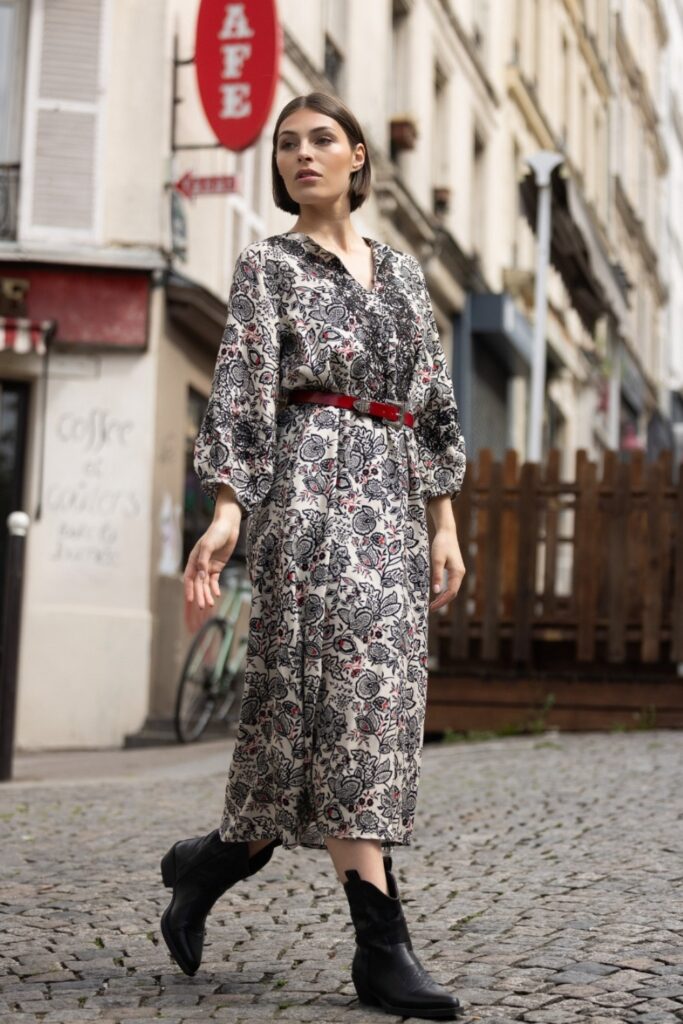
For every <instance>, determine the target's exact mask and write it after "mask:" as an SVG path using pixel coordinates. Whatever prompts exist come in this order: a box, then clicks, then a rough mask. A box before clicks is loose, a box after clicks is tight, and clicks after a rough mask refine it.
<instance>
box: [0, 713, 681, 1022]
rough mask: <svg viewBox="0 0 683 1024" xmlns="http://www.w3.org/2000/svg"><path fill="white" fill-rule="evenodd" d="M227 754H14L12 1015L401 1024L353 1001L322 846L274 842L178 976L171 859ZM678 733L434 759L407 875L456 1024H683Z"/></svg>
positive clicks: (421, 940) (5, 939) (594, 737)
mask: <svg viewBox="0 0 683 1024" xmlns="http://www.w3.org/2000/svg"><path fill="white" fill-rule="evenodd" d="M230 751H231V743H230V742H221V743H216V742H212V743H209V744H202V745H201V746H200V747H196V748H189V749H188V748H183V749H182V750H181V749H178V750H176V749H175V748H165V749H158V750H145V751H123V752H109V753H106V754H99V755H97V754H94V753H82V754H59V755H24V756H22V757H20V758H18V760H17V765H16V770H15V778H16V781H14V782H12V783H9V784H5V785H4V786H3V787H2V788H0V812H1V822H0V824H1V831H2V876H3V881H2V895H1V897H0V900H1V909H2V937H1V941H2V954H3V956H2V964H1V971H2V976H1V978H0V1020H2V1022H3V1024H4V1022H8V1024H9V1022H12V1024H15V1022H16V1024H19V1022H27V1024H28V1022H34V1021H46V1022H59V1024H76V1022H81V1021H82V1022H88V1021H109V1022H122V1021H126V1022H128V1024H134V1022H142V1021H145V1022H147V1021H150V1020H161V1021H164V1022H166V1024H171V1022H173V1024H181V1022H182V1024H190V1022H195V1021H206V1020H216V1021H235V1022H248V1021H249V1022H250V1021H273V1020H292V1021H313V1020H316V1021H323V1022H345V1024H347V1022H348V1024H353V1022H355V1024H362V1022H366V1021H376V1022H379V1021H382V1020H401V1019H404V1018H398V1017H393V1016H391V1015H389V1014H386V1013H384V1012H383V1011H381V1010H379V1009H377V1010H375V1009H373V1008H370V1007H364V1006H363V1005H362V1004H359V1002H358V1000H357V998H356V996H355V990H354V989H353V985H352V982H351V977H350V964H351V958H352V955H353V948H354V947H353V941H354V940H353V930H352V925H351V921H350V917H349V914H348V905H347V903H346V899H345V896H344V893H343V891H342V889H341V886H340V885H339V883H338V882H337V880H336V876H335V873H334V869H333V866H332V862H331V860H330V858H329V856H328V854H327V853H326V852H324V851H311V850H303V849H298V850H296V851H289V852H286V851H284V850H282V849H281V848H279V849H276V851H275V853H274V855H273V858H272V860H271V861H270V863H269V864H268V865H267V866H266V867H265V868H264V869H263V871H261V872H260V873H258V874H257V875H255V876H254V877H253V878H251V879H249V880H247V881H245V882H242V883H238V885H237V886H235V887H234V888H233V889H231V890H230V891H229V892H228V893H227V894H226V895H225V896H224V897H223V898H222V900H221V901H220V902H219V903H218V904H217V906H216V908H215V911H214V913H213V914H212V915H211V916H210V918H209V922H208V934H207V943H206V947H205V955H204V961H203V964H202V967H201V968H200V971H199V972H198V974H197V975H196V976H195V977H194V978H188V977H186V976H185V975H183V974H182V973H181V971H180V970H179V969H178V968H177V967H176V966H175V965H174V964H173V963H172V961H171V960H170V957H169V956H168V954H167V951H166V947H165V946H164V944H163V942H162V941H161V938H160V932H159V916H160V913H161V911H162V909H163V907H164V906H165V905H166V903H167V902H168V899H169V895H170V894H169V893H168V891H167V890H166V889H164V888H163V886H162V883H161V878H160V874H159V859H160V857H161V855H162V854H163V853H164V852H165V851H166V849H167V848H168V846H169V845H170V844H171V843H172V842H173V841H175V840H176V839H179V838H182V837H184V836H189V835H197V834H200V833H202V832H206V831H209V830H210V829H212V828H214V827H216V825H217V823H218V818H219V813H220V810H221V807H222V796H223V786H224V782H225V774H226V771H227V765H228V761H229V756H230ZM682 769H683V737H681V735H680V733H677V732H674V731H667V730H643V731H637V732H632V733H609V734H598V733H596V734H588V733H586V734H580V735H573V734H569V733H566V734H557V733H546V734H544V735H539V736H535V737H510V738H507V739H495V740H486V741H481V742H470V743H456V744H448V745H440V746H438V747H437V746H433V745H427V746H426V747H425V751H424V761H423V774H422V781H421V788H420V793H419V799H418V808H417V815H416V826H415V827H416V832H415V838H414V841H413V845H412V846H411V847H403V848H395V851H394V855H393V856H394V871H395V873H396V876H397V880H398V885H399V892H400V895H401V897H402V901H403V905H404V909H405V914H406V918H407V921H408V926H409V929H410V931H411V935H412V938H413V944H414V947H415V948H416V950H417V952H418V955H419V956H420V957H421V959H422V961H423V963H424V964H425V966H427V967H428V969H429V970H430V972H431V973H432V975H433V976H434V977H435V978H436V979H437V980H438V981H440V982H442V983H443V984H445V985H446V986H448V988H449V990H450V991H452V992H454V993H455V994H456V995H457V996H458V997H459V999H460V1001H461V1003H462V1004H463V1007H464V1011H465V1012H464V1014H463V1015H462V1017H461V1018H460V1020H461V1021H464V1022H468V1021H482V1022H487V1024H509V1022H511V1021H525V1022H529V1024H532V1022H538V1024H565V1022H577V1024H583V1022H587V1021H590V1022H591V1024H613V1022H615V1021H622V1022H638V1024H669V1022H670V1024H680V1022H681V1021H683V892H682V882H683V821H682V816H683V815H682V811H683V795H682V793H683V773H682Z"/></svg>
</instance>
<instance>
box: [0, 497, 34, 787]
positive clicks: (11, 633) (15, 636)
mask: <svg viewBox="0 0 683 1024" xmlns="http://www.w3.org/2000/svg"><path fill="white" fill-rule="evenodd" d="M30 522H31V520H30V518H29V517H28V516H27V514H26V513H25V512H11V513H10V515H9V516H8V517H7V529H8V531H9V537H8V539H7V556H6V557H7V561H6V565H5V581H4V583H5V589H4V601H5V603H4V618H3V625H2V651H1V653H2V663H1V664H0V782H7V781H8V780H9V779H11V778H12V757H13V753H14V719H15V715H16V703H17V669H18V665H19V633H20V629H21V591H22V583H23V577H24V546H25V543H26V534H27V533H28V528H29V524H30Z"/></svg>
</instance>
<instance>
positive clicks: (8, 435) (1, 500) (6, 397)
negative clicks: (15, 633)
mask: <svg viewBox="0 0 683 1024" xmlns="http://www.w3.org/2000/svg"><path fill="white" fill-rule="evenodd" d="M28 400H29V384H28V383H27V382H25V381H15V380H1V379H0V637H2V629H3V624H4V620H5V608H4V598H5V564H6V553H7V517H8V515H9V514H10V512H16V511H17V510H20V509H21V508H22V502H23V495H24V466H25V461H26V460H25V454H26V430H27V423H28Z"/></svg>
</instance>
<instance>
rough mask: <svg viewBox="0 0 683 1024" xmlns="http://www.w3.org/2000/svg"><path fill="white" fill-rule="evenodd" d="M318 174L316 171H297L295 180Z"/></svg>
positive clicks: (316, 176)
mask: <svg viewBox="0 0 683 1024" xmlns="http://www.w3.org/2000/svg"><path fill="white" fill-rule="evenodd" d="M319 177H320V175H319V174H318V173H317V172H316V171H299V173H298V174H297V176H296V180H297V181H301V180H302V178H319Z"/></svg>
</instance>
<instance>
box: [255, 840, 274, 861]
mask: <svg viewBox="0 0 683 1024" xmlns="http://www.w3.org/2000/svg"><path fill="white" fill-rule="evenodd" d="M272 841H273V839H272V836H271V838H270V839H250V840H249V856H250V857H253V856H254V854H256V853H258V852H259V850H263V849H265V847H266V846H268V844H269V843H272Z"/></svg>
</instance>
